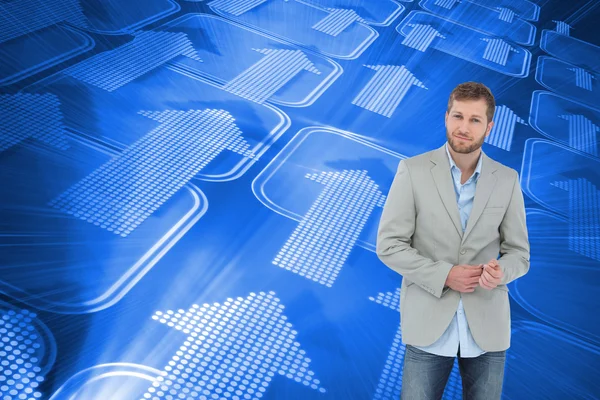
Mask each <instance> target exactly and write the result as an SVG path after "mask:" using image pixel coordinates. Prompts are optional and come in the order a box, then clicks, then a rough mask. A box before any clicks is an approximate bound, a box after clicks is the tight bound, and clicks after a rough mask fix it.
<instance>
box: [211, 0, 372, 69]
mask: <svg viewBox="0 0 600 400" xmlns="http://www.w3.org/2000/svg"><path fill="white" fill-rule="evenodd" d="M292 1H295V2H297V3H302V4H305V5H306V6H308V7H311V8H316V9H317V10H321V11H324V12H327V10H325V9H324V8H322V7H318V6H314V5H311V4H308V3H305V2H303V1H302V0H292ZM209 7H210V9H211V10H212V11H213V12H214V13H215V14H217V15H219V16H221V17H223V18H225V19H229V20H232V21H235V22H238V23H240V24H242V25H245V26H249V27H251V28H254V29H256V30H258V31H261V32H263V33H265V34H267V35H270V36H271V37H276V38H278V39H280V40H283V41H284V42H287V43H292V44H295V45H297V46H300V47H302V48H306V49H308V50H310V48H309V47H308V46H307V45H305V44H304V43H300V42H297V41H295V40H293V39H290V38H287V37H285V36H282V35H278V34H276V33H275V32H271V31H268V30H266V29H263V28H261V27H259V26H255V25H251V24H248V23H245V22H243V21H240V20H239V19H236V18H228V17H227V15H225V14H223V13H222V12H221V11H219V10H216V9H214V8H213V7H212V6H209ZM354 23H356V24H360V25H362V26H364V27H365V28H367V29H368V30H370V31H371V34H372V35H371V36H370V37H368V38H367V40H365V41H364V42H363V43H361V44H360V46H359V47H357V48H356V49H355V50H354V51H353V52H352V53H350V54H349V55H343V56H340V55H335V54H330V53H327V52H324V51H320V50H319V51H318V53H319V54H322V55H324V56H327V57H332V58H339V59H340V60H354V59H356V58H358V57H359V56H360V55H361V54H362V53H363V52H364V51H365V50H366V49H367V48H368V47H369V46H370V45H371V44H373V42H374V41H375V40H376V39H377V38H378V37H379V32H377V31H376V30H375V29H373V28H371V26H369V25H367V24H363V23H360V22H358V21H355V22H354ZM313 52H314V50H313Z"/></svg>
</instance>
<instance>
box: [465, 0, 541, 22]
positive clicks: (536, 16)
mask: <svg viewBox="0 0 600 400" xmlns="http://www.w3.org/2000/svg"><path fill="white" fill-rule="evenodd" d="M466 1H469V2H471V3H475V4H478V5H480V6H483V7H486V8H489V7H487V6H486V5H484V4H482V3H479V2H478V1H477V0H466ZM523 3H529V4H531V5H533V6H534V14H533V17H531V18H526V17H523V16H521V15H520V14H519V13H517V12H515V15H517V16H518V17H519V18H521V19H522V20H524V21H532V22H537V21H538V20H539V19H540V6H539V5H538V4H535V3H532V2H531V1H528V0H523ZM500 7H502V4H500Z"/></svg>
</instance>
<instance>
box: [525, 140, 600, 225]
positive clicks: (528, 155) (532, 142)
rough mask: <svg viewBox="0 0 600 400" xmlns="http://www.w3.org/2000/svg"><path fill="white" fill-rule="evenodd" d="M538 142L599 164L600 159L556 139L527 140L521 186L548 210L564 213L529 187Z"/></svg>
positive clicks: (559, 213)
mask: <svg viewBox="0 0 600 400" xmlns="http://www.w3.org/2000/svg"><path fill="white" fill-rule="evenodd" d="M538 143H542V144H549V145H552V146H555V147H559V148H562V149H563V150H566V151H570V152H571V153H574V154H575V155H578V156H582V157H585V158H588V159H590V160H592V161H594V162H597V163H598V164H600V159H598V158H596V157H594V156H592V155H591V154H587V153H584V152H582V151H579V150H577V149H573V148H571V147H569V146H565V145H563V144H561V143H558V142H556V141H553V140H547V139H537V138H530V139H527V140H525V145H524V147H523V161H522V162H521V171H522V173H521V177H520V181H521V187H522V188H523V191H524V192H525V193H526V194H527V196H529V197H531V198H532V199H533V200H534V201H535V202H536V203H538V204H539V205H541V206H542V207H546V208H547V209H548V210H550V211H552V212H554V213H556V214H558V215H564V214H562V213H561V212H560V211H559V210H557V209H555V208H552V207H551V206H550V205H549V204H548V203H546V202H544V201H543V200H541V199H540V198H539V197H537V196H536V195H534V194H533V192H532V191H531V189H530V188H529V177H530V176H531V161H532V159H531V154H532V153H533V147H534V146H535V145H536V144H538ZM526 165H527V169H526V168H525V166H526ZM523 172H527V173H526V174H525V173H523ZM526 177H527V178H526ZM524 180H525V182H524Z"/></svg>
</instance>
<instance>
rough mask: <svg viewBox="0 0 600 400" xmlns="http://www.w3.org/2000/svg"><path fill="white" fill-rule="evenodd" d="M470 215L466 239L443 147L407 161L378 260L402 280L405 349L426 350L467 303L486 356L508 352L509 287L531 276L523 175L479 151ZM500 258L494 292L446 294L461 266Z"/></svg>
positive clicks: (384, 224) (384, 222) (385, 218)
mask: <svg viewBox="0 0 600 400" xmlns="http://www.w3.org/2000/svg"><path fill="white" fill-rule="evenodd" d="M482 157H483V160H482V166H481V175H480V176H479V179H478V181H477V187H476V190H475V198H474V200H473V209H472V211H471V214H470V217H469V220H468V222H467V227H466V230H465V232H464V234H463V232H462V227H461V223H460V215H459V211H458V205H457V204H456V195H455V192H454V186H453V183H452V176H451V173H450V163H449V161H448V156H447V154H446V150H445V148H444V146H442V147H440V148H439V149H437V150H433V151H430V152H427V153H424V154H421V155H418V156H415V157H411V158H407V159H405V160H402V161H401V162H400V164H399V166H398V171H397V173H396V176H395V177H394V181H393V183H392V187H391V188H390V191H389V194H388V197H387V199H386V203H385V206H384V209H383V215H382V217H381V221H380V223H379V229H378V234H377V255H378V257H379V259H380V260H381V261H382V262H383V263H384V264H385V265H386V266H388V267H389V268H391V269H393V270H394V271H396V272H398V273H399V274H400V275H402V277H403V279H402V287H401V292H400V318H401V328H402V340H403V342H404V343H406V344H411V345H415V346H428V345H430V344H432V343H433V342H435V341H436V340H437V339H438V338H439V337H440V336H441V335H442V333H444V331H445V330H446V328H447V327H448V325H449V324H450V322H451V320H452V318H453V317H454V314H455V312H456V310H457V307H458V302H459V300H460V298H461V297H462V300H463V307H464V309H465V315H466V318H467V321H468V323H469V328H470V329H471V334H472V335H473V338H474V339H475V342H476V343H477V344H478V345H479V347H481V348H482V349H483V350H485V351H502V350H506V349H508V348H509V347H510V304H509V300H508V288H507V287H506V284H508V283H509V282H512V281H513V280H515V279H517V278H519V277H521V276H523V275H525V274H526V273H527V271H528V270H529V239H528V234H527V226H526V221H525V207H524V202H523V193H522V192H521V186H520V184H519V178H518V173H517V171H515V170H514V169H512V168H509V167H506V166H504V165H502V164H500V163H498V162H496V161H494V160H492V159H491V158H489V157H488V156H487V155H486V154H484V153H483V152H482ZM493 258H496V259H498V262H499V264H500V267H501V269H502V271H503V273H504V278H503V280H502V284H501V285H499V286H498V287H496V288H495V289H493V290H486V289H483V288H481V287H480V286H477V288H476V289H475V291H474V292H472V293H460V292H457V291H455V290H452V289H450V288H447V287H446V288H444V283H445V281H446V277H447V276H448V272H449V271H450V269H451V268H452V266H454V265H458V264H484V263H487V262H488V261H489V260H491V259H493Z"/></svg>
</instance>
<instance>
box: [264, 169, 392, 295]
mask: <svg viewBox="0 0 600 400" xmlns="http://www.w3.org/2000/svg"><path fill="white" fill-rule="evenodd" d="M306 178H308V179H310V180H312V181H315V182H317V183H321V184H323V185H324V186H325V189H324V190H323V191H322V192H321V194H320V195H319V197H318V198H317V200H315V202H314V203H313V204H312V206H311V207H310V209H309V210H308V212H307V213H306V215H305V216H304V218H303V219H302V221H300V223H299V224H298V227H296V229H295V230H294V232H293V233H292V235H291V236H290V237H289V238H288V240H287V241H286V243H285V245H284V246H283V247H282V249H281V250H280V251H279V253H278V254H277V256H276V257H275V259H274V260H273V264H274V265H277V266H279V267H281V268H284V269H286V270H288V271H292V272H294V273H296V274H298V275H300V276H304V277H305V278H307V279H311V280H313V281H315V282H318V283H320V284H322V285H326V286H328V287H331V286H332V285H333V283H334V281H335V279H336V277H337V275H338V274H339V272H340V271H341V269H342V267H343V265H344V263H345V262H346V259H347V258H348V256H349V255H350V252H351V251H352V248H353V247H354V245H355V243H356V241H357V240H358V237H359V235H360V233H361V231H362V229H363V227H364V225H365V224H366V222H367V220H368V218H369V216H370V215H371V213H372V211H373V209H374V208H375V207H377V206H379V207H383V205H384V202H385V196H384V195H383V194H381V192H380V190H379V187H378V186H377V184H375V182H373V180H372V179H371V178H370V177H369V176H368V175H367V171H365V170H361V171H357V170H350V171H348V170H344V171H343V172H338V171H336V172H322V173H315V174H309V175H306Z"/></svg>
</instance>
